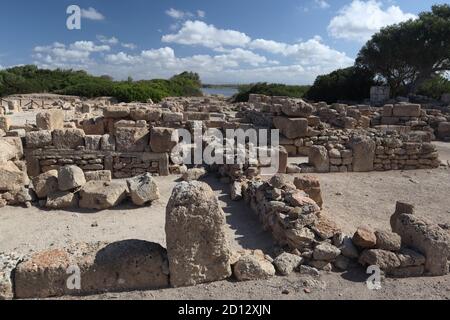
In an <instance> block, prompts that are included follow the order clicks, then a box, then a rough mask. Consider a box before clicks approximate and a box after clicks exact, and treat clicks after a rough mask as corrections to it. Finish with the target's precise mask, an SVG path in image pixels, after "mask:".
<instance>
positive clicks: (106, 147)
mask: <svg viewBox="0 0 450 320" xmlns="http://www.w3.org/2000/svg"><path fill="white" fill-rule="evenodd" d="M100 150H102V151H116V138H115V137H114V136H113V135H109V134H104V135H103V136H102V138H101V140H100Z"/></svg>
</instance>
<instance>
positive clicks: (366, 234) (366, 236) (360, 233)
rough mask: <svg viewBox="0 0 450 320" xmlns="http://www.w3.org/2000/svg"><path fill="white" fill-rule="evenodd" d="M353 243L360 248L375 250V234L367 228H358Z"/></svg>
mask: <svg viewBox="0 0 450 320" xmlns="http://www.w3.org/2000/svg"><path fill="white" fill-rule="evenodd" d="M352 240H353V243H354V244H355V245H356V246H358V247H360V248H367V249H371V248H375V246H376V245H377V237H376V236H375V232H374V231H373V230H371V229H369V228H367V227H359V228H358V229H357V230H356V232H355V234H354V235H353V239H352Z"/></svg>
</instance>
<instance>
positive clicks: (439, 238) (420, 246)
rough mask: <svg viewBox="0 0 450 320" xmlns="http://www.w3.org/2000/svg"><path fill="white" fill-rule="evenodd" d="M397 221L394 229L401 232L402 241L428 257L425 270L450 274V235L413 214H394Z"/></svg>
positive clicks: (437, 274)
mask: <svg viewBox="0 0 450 320" xmlns="http://www.w3.org/2000/svg"><path fill="white" fill-rule="evenodd" d="M394 215H395V216H396V221H395V223H394V227H393V229H392V231H394V232H395V233H397V234H399V235H400V237H401V238H402V243H404V244H406V245H408V246H411V247H413V248H415V249H417V250H419V251H420V252H421V253H423V254H424V255H425V257H426V262H425V270H426V271H427V272H428V273H429V274H430V275H433V276H440V275H445V274H448V272H449V270H448V264H447V261H448V257H450V235H449V234H448V232H446V231H445V230H444V229H442V228H440V227H439V226H438V225H435V224H433V223H431V222H429V221H427V220H425V219H421V218H418V217H416V216H414V215H413V214H407V213H402V214H394Z"/></svg>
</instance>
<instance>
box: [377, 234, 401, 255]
mask: <svg viewBox="0 0 450 320" xmlns="http://www.w3.org/2000/svg"><path fill="white" fill-rule="evenodd" d="M375 236H376V238H377V244H376V248H377V249H382V250H387V251H399V250H400V248H401V246H402V239H401V238H400V236H399V235H398V234H395V233H393V232H389V231H383V230H376V231H375Z"/></svg>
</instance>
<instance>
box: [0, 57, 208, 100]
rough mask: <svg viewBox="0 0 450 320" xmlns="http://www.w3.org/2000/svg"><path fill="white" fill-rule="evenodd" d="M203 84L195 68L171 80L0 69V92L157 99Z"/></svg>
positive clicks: (192, 90)
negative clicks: (137, 79)
mask: <svg viewBox="0 0 450 320" xmlns="http://www.w3.org/2000/svg"><path fill="white" fill-rule="evenodd" d="M200 88H201V82H200V77H199V75H198V74H196V73H192V72H183V73H181V74H179V75H176V76H174V77H172V78H171V79H169V80H162V79H155V80H142V81H133V79H131V78H128V79H127V81H113V80H112V79H111V77H109V76H100V77H95V76H92V75H89V74H88V73H87V72H85V71H73V70H61V69H57V70H44V69H38V68H37V67H36V66H33V65H28V66H23V67H14V68H10V69H6V70H2V71H0V96H6V95H10V94H26V93H57V94H67V95H77V96H82V97H87V98H94V97H101V96H111V97H115V98H117V100H119V101H120V102H132V101H140V102H145V101H147V100H148V99H152V100H153V101H155V102H158V101H161V99H163V98H165V97H169V96H201V95H202V93H201V91H200Z"/></svg>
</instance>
